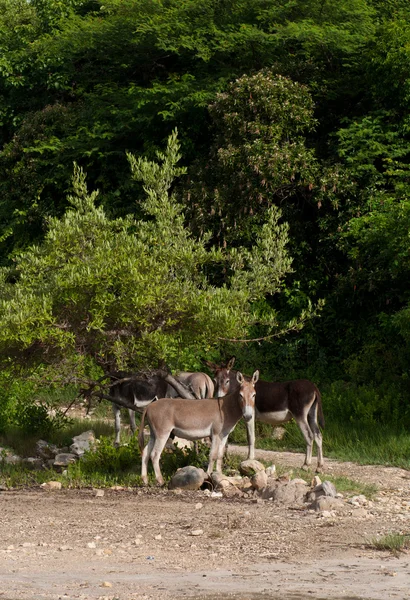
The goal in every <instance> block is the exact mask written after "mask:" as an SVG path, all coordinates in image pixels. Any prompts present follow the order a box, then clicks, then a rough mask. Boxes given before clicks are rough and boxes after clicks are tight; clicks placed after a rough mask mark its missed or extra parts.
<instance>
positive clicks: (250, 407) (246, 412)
mask: <svg viewBox="0 0 410 600" xmlns="http://www.w3.org/2000/svg"><path fill="white" fill-rule="evenodd" d="M258 379H259V371H255V373H254V374H253V375H252V379H251V380H250V381H246V380H245V378H244V376H243V375H242V373H240V372H239V371H238V372H237V374H236V380H237V382H238V383H239V390H238V394H239V404H240V406H241V409H242V414H243V418H244V419H245V421H250V420H251V419H252V417H253V415H254V414H255V396H256V391H255V383H256V382H257V381H258Z"/></svg>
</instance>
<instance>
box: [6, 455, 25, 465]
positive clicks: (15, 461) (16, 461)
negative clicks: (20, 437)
mask: <svg viewBox="0 0 410 600" xmlns="http://www.w3.org/2000/svg"><path fill="white" fill-rule="evenodd" d="M3 460H4V462H5V464H6V465H20V464H21V463H22V462H23V459H22V458H21V456H17V454H9V455H7V456H5V457H4V459H3Z"/></svg>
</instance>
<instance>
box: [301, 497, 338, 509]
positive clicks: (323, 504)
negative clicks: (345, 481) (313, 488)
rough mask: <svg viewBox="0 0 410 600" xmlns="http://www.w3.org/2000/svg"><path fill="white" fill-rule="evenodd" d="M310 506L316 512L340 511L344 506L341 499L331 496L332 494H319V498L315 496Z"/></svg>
mask: <svg viewBox="0 0 410 600" xmlns="http://www.w3.org/2000/svg"><path fill="white" fill-rule="evenodd" d="M310 508H311V509H313V510H315V511H316V512H322V511H333V510H336V511H342V510H344V508H345V507H344V504H343V501H342V500H339V498H333V497H332V496H319V498H316V499H315V500H314V501H313V502H312V504H311V505H310Z"/></svg>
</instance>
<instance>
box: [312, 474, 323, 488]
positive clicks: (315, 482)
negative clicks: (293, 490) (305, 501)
mask: <svg viewBox="0 0 410 600" xmlns="http://www.w3.org/2000/svg"><path fill="white" fill-rule="evenodd" d="M321 483H322V480H321V479H320V477H319V476H318V475H315V476H314V477H313V479H312V483H311V484H310V485H311V486H312V487H313V488H314V487H316V486H318V485H320V484H321Z"/></svg>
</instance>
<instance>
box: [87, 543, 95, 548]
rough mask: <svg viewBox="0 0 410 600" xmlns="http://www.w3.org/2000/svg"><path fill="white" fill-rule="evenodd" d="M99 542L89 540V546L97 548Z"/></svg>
mask: <svg viewBox="0 0 410 600" xmlns="http://www.w3.org/2000/svg"><path fill="white" fill-rule="evenodd" d="M96 547H97V544H96V543H95V542H88V544H87V548H96Z"/></svg>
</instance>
